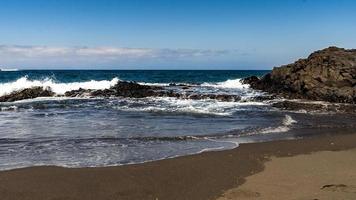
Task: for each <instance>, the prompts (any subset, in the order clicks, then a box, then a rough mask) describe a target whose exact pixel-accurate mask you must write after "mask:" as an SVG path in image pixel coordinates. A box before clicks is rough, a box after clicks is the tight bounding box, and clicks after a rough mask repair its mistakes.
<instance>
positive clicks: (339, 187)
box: [320, 184, 356, 193]
mask: <svg viewBox="0 0 356 200" xmlns="http://www.w3.org/2000/svg"><path fill="white" fill-rule="evenodd" d="M320 189H321V190H325V191H331V192H347V193H356V186H353V185H345V184H328V185H323V186H322V187H321V188H320Z"/></svg>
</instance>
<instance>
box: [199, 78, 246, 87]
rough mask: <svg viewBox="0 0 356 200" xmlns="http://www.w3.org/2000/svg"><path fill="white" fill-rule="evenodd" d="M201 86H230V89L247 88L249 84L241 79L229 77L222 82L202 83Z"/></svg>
mask: <svg viewBox="0 0 356 200" xmlns="http://www.w3.org/2000/svg"><path fill="white" fill-rule="evenodd" d="M201 86H206V87H216V88H232V89H247V88H249V87H250V86H249V85H248V84H243V83H241V79H239V78H238V79H229V80H226V81H223V82H217V83H203V84H202V85H201Z"/></svg>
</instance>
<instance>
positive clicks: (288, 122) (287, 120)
mask: <svg viewBox="0 0 356 200" xmlns="http://www.w3.org/2000/svg"><path fill="white" fill-rule="evenodd" d="M295 123H297V121H296V120H294V119H293V118H292V117H291V116H290V115H285V117H284V119H283V121H282V126H278V127H269V128H265V129H263V130H262V131H260V133H262V134H266V133H284V132H287V131H289V130H290V126H292V125H293V124H295Z"/></svg>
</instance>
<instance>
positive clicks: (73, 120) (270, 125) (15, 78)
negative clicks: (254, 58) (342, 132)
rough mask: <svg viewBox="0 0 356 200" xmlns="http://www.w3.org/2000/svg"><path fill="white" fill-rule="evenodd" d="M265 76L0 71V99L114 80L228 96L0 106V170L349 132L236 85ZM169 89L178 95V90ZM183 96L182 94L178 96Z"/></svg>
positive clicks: (336, 120) (326, 117) (127, 159)
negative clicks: (228, 98) (308, 132)
mask: <svg viewBox="0 0 356 200" xmlns="http://www.w3.org/2000/svg"><path fill="white" fill-rule="evenodd" d="M266 72H267V71H16V72H0V93H1V94H6V93H9V92H11V91H14V90H19V89H22V88H26V87H31V86H45V87H46V86H48V87H51V88H52V89H53V90H54V92H56V93H57V94H63V93H64V92H65V91H70V90H73V89H79V88H80V87H81V88H87V89H105V88H109V87H111V86H112V85H114V84H115V83H116V82H117V81H119V80H132V81H137V82H140V83H141V84H149V85H163V86H166V85H169V83H185V84H189V85H190V86H191V88H190V89H189V90H190V91H192V92H194V93H198V94H199V93H204V94H205V93H206V94H217V93H221V94H236V95H239V96H241V97H242V100H241V101H238V102H220V101H217V100H214V99H204V100H188V99H176V98H171V97H159V98H158V97H157V98H153V97H151V98H142V99H133V98H64V97H51V98H37V99H31V100H23V101H18V102H13V103H0V110H1V111H0V169H12V168H19V167H27V166H38V165H57V166H67V167H90V166H112V165H122V164H129V163H140V162H145V161H149V160H158V159H164V158H168V157H174V156H179V155H187V154H194V153H198V152H203V151H208V150H222V149H228V148H233V147H236V146H237V145H238V143H241V142H246V141H250V142H251V141H259V140H269V139H278V138H290V137H296V136H298V134H295V130H303V129H310V128H312V129H316V130H317V129H318V130H319V129H322V128H328V127H329V128H330V127H334V128H339V127H344V128H345V127H350V126H352V124H354V123H353V122H355V118H354V116H353V115H349V116H346V115H339V114H333V115H331V114H317V113H314V114H308V113H294V112H286V111H281V110H278V109H276V108H272V107H271V105H270V102H269V101H264V102H257V101H254V100H253V97H255V96H259V95H263V94H262V93H261V92H258V91H254V90H252V89H250V88H249V87H248V85H243V84H241V83H240V82H239V80H240V78H242V77H246V76H250V75H258V76H260V75H263V74H265V73H266ZM172 88H173V89H176V90H179V88H174V87H172ZM179 92H184V91H179Z"/></svg>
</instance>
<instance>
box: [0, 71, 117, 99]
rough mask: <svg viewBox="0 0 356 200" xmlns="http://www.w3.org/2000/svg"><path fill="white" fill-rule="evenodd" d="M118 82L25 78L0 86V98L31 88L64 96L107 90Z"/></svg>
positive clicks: (115, 80) (113, 80) (115, 79)
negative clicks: (88, 90)
mask: <svg viewBox="0 0 356 200" xmlns="http://www.w3.org/2000/svg"><path fill="white" fill-rule="evenodd" d="M118 81H119V79H118V78H113V79H112V80H103V81H95V80H91V81H86V82H72V83H56V82H55V81H54V80H53V79H51V78H46V79H43V80H29V79H28V78H27V77H26V76H25V77H22V78H19V79H17V80H16V81H14V82H9V83H1V84H0V96H3V95H6V94H9V93H11V92H14V91H18V90H22V89H25V88H31V87H44V88H47V87H50V88H51V89H52V91H53V92H55V93H56V94H64V93H65V92H67V91H71V90H78V89H79V88H83V89H95V90H99V89H107V88H110V87H111V86H114V85H115V84H116V83H117V82H118Z"/></svg>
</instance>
